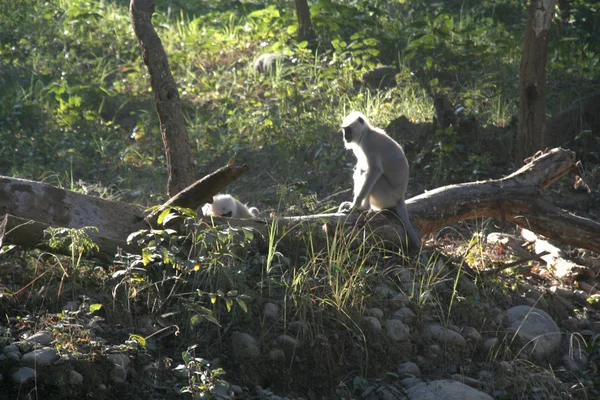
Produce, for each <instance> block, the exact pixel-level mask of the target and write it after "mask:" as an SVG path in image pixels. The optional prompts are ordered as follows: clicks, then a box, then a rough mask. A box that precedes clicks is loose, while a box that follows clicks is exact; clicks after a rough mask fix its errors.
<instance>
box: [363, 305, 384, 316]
mask: <svg viewBox="0 0 600 400" xmlns="http://www.w3.org/2000/svg"><path fill="white" fill-rule="evenodd" d="M365 315H367V316H369V317H375V318H377V319H382V318H383V310H382V309H381V308H377V307H373V308H367V309H366V310H365Z"/></svg>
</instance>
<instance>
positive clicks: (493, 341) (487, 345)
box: [483, 337, 500, 352]
mask: <svg viewBox="0 0 600 400" xmlns="http://www.w3.org/2000/svg"><path fill="white" fill-rule="evenodd" d="M499 342H500V339H498V338H496V337H493V338H489V339H486V341H485V342H483V348H484V349H485V351H487V352H489V351H491V350H492V349H493V348H494V347H496V346H498V343H499Z"/></svg>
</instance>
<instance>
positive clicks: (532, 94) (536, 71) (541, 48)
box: [515, 0, 556, 165]
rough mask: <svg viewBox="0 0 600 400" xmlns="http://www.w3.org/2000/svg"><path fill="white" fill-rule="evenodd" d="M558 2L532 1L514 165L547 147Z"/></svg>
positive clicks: (524, 40)
mask: <svg viewBox="0 0 600 400" xmlns="http://www.w3.org/2000/svg"><path fill="white" fill-rule="evenodd" d="M555 4H556V0H531V3H530V4H529V11H528V12H529V21H528V22H527V27H526V28H525V37H524V39H523V56H522V58H521V71H520V76H519V85H520V97H519V132H518V135H517V136H518V137H517V151H516V159H515V163H516V164H517V165H522V164H523V160H524V159H525V158H526V157H528V156H530V155H531V154H535V152H537V151H538V150H543V148H544V131H545V129H546V61H547V59H548V36H549V34H550V23H551V22H552V14H553V13H554V6H555Z"/></svg>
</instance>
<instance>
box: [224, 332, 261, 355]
mask: <svg viewBox="0 0 600 400" xmlns="http://www.w3.org/2000/svg"><path fill="white" fill-rule="evenodd" d="M231 347H232V348H233V352H234V355H235V357H236V358H238V359H242V358H258V357H259V356H260V349H259V348H258V343H257V341H256V339H254V338H253V337H252V336H251V335H249V334H247V333H243V332H234V333H233V334H232V335H231Z"/></svg>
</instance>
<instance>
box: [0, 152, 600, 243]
mask: <svg viewBox="0 0 600 400" xmlns="http://www.w3.org/2000/svg"><path fill="white" fill-rule="evenodd" d="M575 161H576V159H575V154H574V153H573V152H572V151H569V150H565V149H561V148H556V149H552V150H550V151H548V152H547V153H545V154H542V155H540V156H538V157H537V158H534V159H533V160H531V161H530V163H529V164H527V165H525V166H524V167H522V168H521V169H519V170H518V171H516V172H515V173H513V174H511V175H509V176H507V177H504V178H502V179H496V180H488V181H482V182H469V183H463V184H458V185H450V186H445V187H441V188H438V189H435V190H432V191H429V192H426V193H424V194H422V195H420V196H416V197H413V198H411V199H409V200H407V202H406V203H407V208H408V212H409V214H410V217H411V220H412V222H413V225H415V227H416V228H417V229H419V230H420V231H421V234H422V235H423V236H424V235H429V234H435V233H437V232H438V231H439V230H440V229H442V228H444V227H445V226H447V225H449V224H451V223H454V222H458V221H463V220H466V219H471V218H495V219H498V220H501V221H508V222H513V223H515V224H517V225H519V226H523V227H525V228H528V229H530V230H532V231H534V232H536V233H538V234H541V235H544V236H545V237H547V238H549V239H552V240H556V241H558V242H561V243H565V244H570V245H573V246H577V247H581V248H585V249H589V250H592V251H594V252H597V253H600V223H598V222H596V221H592V220H590V219H587V218H583V217H580V216H576V215H573V214H571V213H569V212H567V211H564V210H561V209H559V208H558V207H555V206H553V205H552V204H550V203H548V202H547V201H546V200H545V199H544V198H543V197H542V194H541V192H542V190H543V188H545V187H547V186H548V185H550V184H552V183H553V182H556V181H557V180H558V179H560V178H561V177H563V176H565V175H567V174H569V173H571V172H573V171H574V168H575V165H576V164H575ZM224 168H227V167H224ZM244 172H245V171H244ZM207 179H208V178H207ZM204 195H207V194H206V193H205V194H204ZM198 196H202V194H198ZM193 197H194V196H192V198H193ZM198 201H199V202H200V201H205V199H204V198H199V200H198ZM179 204H185V203H179ZM4 214H11V215H12V216H15V217H19V218H22V219H25V220H34V221H37V222H41V223H42V224H47V225H50V226H54V227H66V228H81V227H84V226H96V227H98V229H99V232H98V234H99V235H100V236H103V237H106V238H110V239H116V240H117V241H122V244H123V246H125V241H126V238H127V236H128V235H129V234H130V233H131V232H135V231H137V230H140V229H145V228H148V224H147V223H144V222H143V212H142V208H141V207H139V206H135V205H131V204H125V203H120V202H114V201H108V200H103V199H98V198H95V197H91V196H86V195H83V194H80V193H73V192H69V191H67V190H62V189H58V188H54V187H52V186H50V185H46V184H42V183H37V182H32V181H24V180H21V179H12V178H7V177H0V216H1V215H4ZM201 223H204V224H214V225H229V226H233V227H241V226H243V227H251V228H254V229H255V230H256V231H258V232H260V233H261V234H262V235H263V236H264V237H265V238H268V237H269V232H271V231H272V230H273V229H277V230H278V231H279V232H288V233H289V232H291V231H293V230H294V231H297V232H299V233H301V232H302V230H304V229H311V230H312V231H313V232H316V231H318V232H322V231H323V225H324V224H326V225H325V228H326V231H327V232H328V233H331V232H332V229H334V228H335V229H337V228H338V227H341V228H342V229H344V232H352V231H354V232H357V233H358V234H362V235H363V237H369V235H370V232H374V233H375V234H376V235H377V236H379V237H380V238H381V239H383V240H384V241H387V242H392V243H394V244H397V245H401V244H402V243H403V242H404V240H405V237H404V230H403V228H402V226H401V224H400V222H399V220H398V219H397V218H396V217H395V215H394V214H392V213H390V212H381V213H380V212H367V213H353V214H349V215H345V214H337V213H336V214H320V215H310V216H298V217H280V218H275V219H267V220H258V219H243V220H242V219H233V218H224V217H213V218H203V219H202V221H201ZM33 226H37V225H35V224H34V225H33ZM42 226H43V225H42ZM42 226H40V228H37V229H40V230H43V229H42ZM13 227H15V226H13ZM363 228H364V229H363ZM18 229H22V228H17V229H16V230H18ZM30 229H31V228H30ZM11 230H12V231H10V230H9V232H5V234H4V236H0V238H5V237H7V238H8V239H9V240H13V243H15V244H19V245H23V246H28V247H29V246H31V245H32V243H30V242H25V241H23V240H22V239H20V241H19V239H17V235H16V232H15V231H16V230H15V229H12V228H11ZM289 236H290V237H291V236H292V235H289ZM321 236H322V235H321ZM356 237H357V238H358V237H359V236H358V235H357V236H356Z"/></svg>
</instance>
